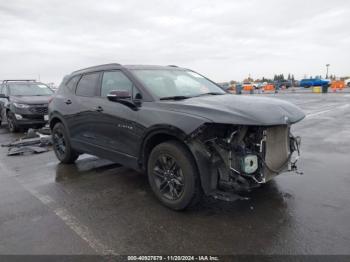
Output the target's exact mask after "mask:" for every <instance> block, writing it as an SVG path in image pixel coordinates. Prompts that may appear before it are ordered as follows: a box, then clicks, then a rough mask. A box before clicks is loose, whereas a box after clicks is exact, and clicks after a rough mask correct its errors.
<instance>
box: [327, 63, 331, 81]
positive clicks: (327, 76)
mask: <svg viewBox="0 0 350 262" xmlns="http://www.w3.org/2000/svg"><path fill="white" fill-rule="evenodd" d="M329 66H330V64H326V68H327V73H326V79H328V68H329Z"/></svg>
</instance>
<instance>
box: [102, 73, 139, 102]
mask: <svg viewBox="0 0 350 262" xmlns="http://www.w3.org/2000/svg"><path fill="white" fill-rule="evenodd" d="M132 86H133V83H132V82H131V81H130V80H129V78H127V77H126V76H125V75H124V74H123V73H122V72H121V71H111V72H104V73H103V78H102V87H101V97H107V95H108V94H109V93H110V92H111V91H113V90H116V91H128V92H129V93H130V94H131V93H132Z"/></svg>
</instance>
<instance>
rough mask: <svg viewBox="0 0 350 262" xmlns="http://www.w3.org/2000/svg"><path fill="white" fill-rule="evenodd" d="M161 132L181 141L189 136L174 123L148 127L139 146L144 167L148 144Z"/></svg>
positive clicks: (139, 157) (140, 158)
mask: <svg viewBox="0 0 350 262" xmlns="http://www.w3.org/2000/svg"><path fill="white" fill-rule="evenodd" d="M160 134H163V135H169V136H173V137H175V138H176V139H178V140H180V141H184V140H185V139H186V137H187V135H186V133H185V132H184V131H183V130H181V129H180V128H178V127H175V126H172V125H163V124H158V125H154V126H152V127H150V128H148V129H147V130H146V131H145V132H144V134H143V135H142V137H141V139H140V141H141V143H140V146H139V148H140V150H139V153H138V162H139V164H140V165H141V166H142V167H145V163H144V161H145V159H144V158H145V154H146V153H147V152H146V145H147V144H148V143H149V142H150V140H151V139H152V138H154V137H155V136H157V135H160Z"/></svg>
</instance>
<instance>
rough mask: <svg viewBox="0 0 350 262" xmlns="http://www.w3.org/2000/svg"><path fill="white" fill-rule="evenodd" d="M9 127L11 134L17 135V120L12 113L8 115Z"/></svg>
mask: <svg viewBox="0 0 350 262" xmlns="http://www.w3.org/2000/svg"><path fill="white" fill-rule="evenodd" d="M7 126H8V128H9V130H10V132H11V133H16V132H18V130H19V126H18V124H17V119H16V117H15V115H14V114H13V113H12V112H8V113H7Z"/></svg>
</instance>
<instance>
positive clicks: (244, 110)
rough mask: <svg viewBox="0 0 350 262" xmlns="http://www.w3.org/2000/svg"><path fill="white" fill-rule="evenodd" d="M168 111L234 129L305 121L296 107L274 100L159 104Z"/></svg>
mask: <svg viewBox="0 0 350 262" xmlns="http://www.w3.org/2000/svg"><path fill="white" fill-rule="evenodd" d="M160 103H162V104H164V105H165V106H166V107H167V109H168V110H172V111H177V112H182V113H186V114H192V115H196V116H200V117H203V118H206V119H209V120H210V121H212V122H215V123H225V124H236V125H259V126H270V125H282V124H293V123H296V122H298V121H300V120H302V119H303V118H304V117H305V114H304V113H303V111H301V109H300V108H299V107H297V106H296V105H294V104H292V103H290V102H287V101H283V100H280V99H276V98H267V97H254V96H249V97H248V96H238V95H231V94H227V95H213V96H202V97H193V98H189V99H185V100H180V101H162V102H160Z"/></svg>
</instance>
